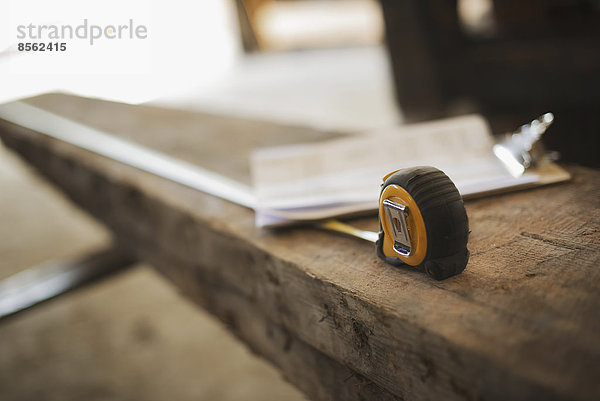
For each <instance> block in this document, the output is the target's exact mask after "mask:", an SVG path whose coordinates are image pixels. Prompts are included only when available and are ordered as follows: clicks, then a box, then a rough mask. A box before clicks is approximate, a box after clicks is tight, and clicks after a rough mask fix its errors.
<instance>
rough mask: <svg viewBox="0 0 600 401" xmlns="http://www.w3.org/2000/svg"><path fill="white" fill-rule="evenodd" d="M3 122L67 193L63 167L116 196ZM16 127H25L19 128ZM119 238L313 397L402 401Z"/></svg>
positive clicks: (181, 267) (213, 281)
mask: <svg viewBox="0 0 600 401" xmlns="http://www.w3.org/2000/svg"><path fill="white" fill-rule="evenodd" d="M3 124H4V122H3V121H0V138H2V139H4V140H5V144H7V145H9V146H12V145H16V147H17V148H19V150H20V151H23V152H24V153H23V154H21V155H22V156H24V158H25V159H26V160H28V161H29V162H31V164H32V165H34V166H38V165H37V163H36V162H40V166H47V165H48V164H46V163H47V162H49V163H50V165H52V166H53V168H52V169H45V168H43V169H42V170H37V171H38V172H39V173H41V174H42V175H43V176H44V177H46V178H48V179H50V180H51V181H52V182H53V183H54V184H56V185H57V186H58V187H60V188H62V189H65V188H63V187H62V186H61V185H59V183H60V182H61V179H60V178H59V177H61V178H64V176H63V175H62V173H63V172H64V169H65V168H66V169H73V168H75V169H76V170H77V171H78V173H76V174H82V175H84V176H85V177H86V178H85V180H88V179H89V180H90V181H89V182H93V183H94V185H97V186H98V187H100V188H103V189H107V191H100V192H99V193H100V194H103V195H105V196H110V195H109V194H110V193H112V192H113V189H109V188H110V186H111V183H110V180H107V179H106V177H103V176H100V175H97V174H96V173H95V172H94V171H93V170H86V169H85V168H79V167H75V164H74V162H73V161H72V160H71V159H68V158H65V159H62V158H61V157H60V156H55V155H53V154H50V153H47V152H46V151H45V150H44V149H43V148H37V149H36V145H35V144H34V143H27V142H20V140H19V139H18V140H16V141H13V140H12V139H8V140H7V137H5V136H3V135H2V134H3V131H2V127H1V126H2V125H3ZM15 129H21V128H20V127H19V128H16V127H15ZM34 161H35V162H34ZM72 172H73V171H72ZM57 178H59V179H58V180H57ZM71 178H73V177H72V176H71ZM113 184H114V183H113ZM127 191H128V193H129V194H132V193H136V192H135V189H134V188H128V189H127ZM65 194H67V195H68V196H69V198H70V199H71V200H74V201H75V202H76V203H78V204H80V201H79V199H80V197H81V195H82V193H77V192H75V193H71V192H69V191H67V190H66V189H65ZM106 200H107V199H105V198H103V197H99V198H97V199H96V202H95V206H100V205H101V204H104V201H106ZM87 201H89V199H87ZM85 203H86V205H87V206H91V205H90V204H89V203H87V202H85ZM104 205H106V204H104ZM101 208H104V206H101ZM88 211H89V210H88ZM94 214H95V213H94ZM101 214H102V213H101ZM102 215H103V214H102ZM115 234H116V236H117V238H118V241H117V243H119V244H120V245H122V246H124V247H126V248H127V249H129V250H133V251H134V253H135V254H136V255H137V256H139V257H140V259H141V260H147V261H151V263H153V266H154V267H156V268H157V270H158V271H159V272H160V273H162V274H163V275H165V276H166V277H167V278H168V279H169V280H171V281H173V283H174V284H175V288H176V289H177V290H178V291H181V292H182V293H183V294H184V295H185V296H186V297H188V298H189V299H191V300H192V301H193V302H195V303H197V304H198V305H200V306H202V307H203V308H204V309H206V310H208V311H209V312H211V313H212V314H214V315H215V316H216V317H217V318H219V319H220V320H221V321H222V322H223V323H224V324H225V325H227V326H228V328H229V330H230V331H231V332H232V333H233V334H234V335H236V336H237V337H238V338H240V339H241V340H242V341H244V343H245V344H246V345H247V346H248V347H249V348H250V349H251V350H252V351H253V352H254V353H256V354H257V355H259V356H261V357H264V358H266V359H267V360H269V361H270V362H271V363H272V364H274V365H275V366H277V367H278V368H279V369H280V372H281V374H282V375H283V377H284V378H285V379H286V380H288V381H289V382H290V383H292V384H294V385H295V386H296V387H298V388H299V389H300V390H302V391H303V392H304V393H305V394H306V395H307V396H309V397H310V398H311V399H314V400H339V399H343V400H351V401H352V400H356V401H359V400H366V399H372V400H383V401H387V400H389V401H394V400H401V398H399V397H397V396H394V395H393V394H391V393H389V392H388V391H387V390H385V389H383V388H382V387H380V386H379V385H377V384H376V383H374V382H373V381H372V380H369V379H367V378H366V377H364V376H362V375H360V374H358V373H357V372H355V371H354V370H352V369H350V368H348V367H347V366H344V365H342V364H340V363H339V362H337V361H336V360H334V359H332V358H330V357H328V356H327V355H325V354H323V353H322V352H320V351H318V350H316V349H315V348H313V347H311V346H310V345H308V344H306V343H305V342H304V341H302V340H300V339H298V338H297V337H296V336H295V335H294V334H293V333H291V332H289V331H288V330H286V329H285V328H284V327H282V326H281V325H280V324H277V323H276V322H273V321H271V320H269V319H267V318H266V317H265V315H264V314H263V313H260V311H259V310H258V309H257V308H256V305H253V303H252V302H251V300H249V299H248V298H247V297H246V296H245V294H243V293H242V292H240V291H239V290H238V289H236V288H233V287H231V286H230V285H229V284H228V283H226V282H224V281H223V280H222V278H221V277H218V276H215V275H214V274H211V272H207V271H205V270H203V269H202V268H193V267H192V268H190V265H189V264H187V263H185V262H183V261H181V260H178V257H177V256H174V255H168V256H167V255H165V254H164V253H163V252H161V251H160V247H156V246H155V244H153V243H152V241H148V242H145V243H144V244H143V245H142V246H140V243H137V242H136V241H138V240H139V238H135V239H134V237H135V234H134V236H133V237H132V236H130V235H129V234H131V233H124V232H121V231H116V232H115ZM196 267H198V266H196Z"/></svg>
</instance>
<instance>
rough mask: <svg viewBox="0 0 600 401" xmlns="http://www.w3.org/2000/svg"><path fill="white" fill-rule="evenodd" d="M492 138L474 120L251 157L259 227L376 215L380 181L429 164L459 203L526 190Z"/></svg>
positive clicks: (526, 180)
mask: <svg viewBox="0 0 600 401" xmlns="http://www.w3.org/2000/svg"><path fill="white" fill-rule="evenodd" d="M493 144H494V142H493V138H492V136H491V133H490V130H489V127H488V125H487V123H486V122H485V120H484V119H483V118H482V117H480V116H476V115H471V116H465V117H458V118H452V119H445V120H439V121H435V122H428V123H421V124H414V125H409V126H398V127H396V128H393V129H389V130H386V131H378V132H374V133H371V134H369V135H365V136H361V137H351V138H343V139H336V140H331V141H326V142H320V143H311V144H301V145H293V146H284V147H274V148H267V149H260V150H257V151H255V152H254V153H253V154H252V157H251V171H252V178H253V183H254V188H255V194H256V197H257V203H256V223H257V225H258V226H271V225H277V224H283V223H286V222H290V221H294V220H312V219H322V218H327V217H334V216H339V215H343V214H349V213H356V212H363V211H368V210H376V209H377V206H378V197H379V190H380V185H381V182H382V177H384V176H385V175H386V174H388V173H389V172H391V171H394V170H397V169H400V168H406V167H413V166H421V165H430V166H434V167H437V168H439V169H440V170H442V171H444V172H445V173H446V174H447V175H448V176H449V177H450V178H451V179H452V180H453V181H454V183H455V184H456V186H457V188H458V190H459V191H460V193H461V194H462V195H463V196H472V195H476V194H482V193H486V192H490V191H496V190H499V189H503V188H510V187H516V186H521V185H525V184H530V183H533V182H536V181H537V180H538V176H537V175H535V174H532V173H527V174H525V175H523V176H522V177H520V178H514V177H512V176H511V175H510V174H509V173H508V172H507V171H506V169H505V168H504V167H503V165H502V163H500V161H499V160H498V159H497V158H496V157H495V156H494V154H493V153H492V146H493Z"/></svg>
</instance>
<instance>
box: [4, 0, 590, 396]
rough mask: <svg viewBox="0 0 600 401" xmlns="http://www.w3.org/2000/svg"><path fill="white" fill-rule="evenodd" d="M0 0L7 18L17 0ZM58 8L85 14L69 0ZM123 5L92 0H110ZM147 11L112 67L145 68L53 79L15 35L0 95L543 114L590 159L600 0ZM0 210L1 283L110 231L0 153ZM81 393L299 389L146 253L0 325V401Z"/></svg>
mask: <svg viewBox="0 0 600 401" xmlns="http://www.w3.org/2000/svg"><path fill="white" fill-rule="evenodd" d="M8 3H9V4H8V11H9V12H8V13H1V14H2V15H0V22H1V23H2V25H5V26H8V25H9V23H11V21H12V19H11V18H13V19H14V16H15V15H16V13H18V12H20V11H19V10H20V9H19V7H26V6H27V4H26V3H27V2H16V1H12V0H11V1H9V2H8ZM49 3H50V2H49ZM54 3H56V4H58V5H60V7H58V6H57V7H56V8H57V9H58V10H71V11H70V12H71V14H72V15H74V16H75V17H77V18H79V19H80V18H81V17H82V14H81V13H80V14H77V10H78V8H77V7H75V6H73V7H71V6H72V5H71V4H70V3H69V2H68V1H67V0H57V1H56V2H53V4H54ZM63 3H64V4H63ZM67 3H69V4H67ZM113 3H114V4H113ZM125 3H126V2H125ZM119 4H120V3H119V2H110V1H109V2H107V3H106V4H103V6H104V7H105V8H108V9H110V10H112V11H115V10H119V7H120V6H119ZM62 7H65V8H62ZM69 7H71V8H69ZM79 7H81V6H79ZM90 7H92V6H90ZM143 7H145V10H146V11H145V12H144V13H142V16H141V17H139V18H141V19H142V20H143V22H145V23H147V25H148V26H149V33H150V39H151V46H150V47H148V48H147V49H146V48H144V49H140V50H139V52H140V53H139V54H138V53H133V54H124V55H123V56H122V57H124V58H122V59H119V61H120V63H117V64H122V65H124V66H127V65H128V62H129V59H128V58H127V57H131V58H132V59H133V58H139V59H141V60H147V59H148V57H149V59H150V60H151V61H150V62H146V64H147V63H150V65H146V64H145V65H144V68H143V70H142V71H131V70H130V69H129V70H119V69H118V67H114V64H115V62H114V61H115V59H114V58H110V57H109V58H106V57H101V58H99V59H98V60H93V61H94V63H95V67H94V69H82V70H81V71H72V73H64V72H62V73H57V72H56V71H57V70H60V69H61V68H67V67H65V65H66V64H69V60H68V59H62V60H57V61H56V63H57V64H55V65H54V66H53V68H55V69H56V70H48V68H49V67H48V66H47V65H46V66H45V65H43V64H38V63H34V62H33V61H32V60H33V59H32V57H33V55H29V54H17V53H15V52H14V49H13V47H14V43H13V41H14V40H13V39H12V36H11V35H12V34H11V35H5V36H3V39H2V41H0V48H1V49H5V50H4V51H3V53H2V54H1V55H0V87H1V88H2V90H1V91H0V102H5V101H10V100H14V99H18V98H22V97H27V96H31V95H35V94H39V93H43V92H47V91H62V92H67V93H75V94H79V95H84V96H90V97H99V98H104V99H111V100H118V101H123V102H131V103H144V102H145V103H151V104H154V105H160V106H165V107H171V108H181V109H188V110H201V111H204V112H211V113H216V114H222V115H232V116H243V117H249V118H253V119H261V120H268V121H275V122H283V123H288V124H296V125H307V126H312V127H317V128H319V129H324V130H335V131H345V132H355V133H364V132H368V131H369V130H372V129H376V128H381V127H389V126H393V125H397V124H403V123H407V122H415V121H424V120H431V119H437V118H443V117H447V116H455V115H460V114H467V113H481V114H483V115H484V116H485V117H486V118H488V119H489V121H490V123H491V126H492V129H493V131H494V133H495V134H502V133H505V132H508V131H512V130H514V129H515V128H516V127H518V126H519V125H521V124H524V123H526V122H528V121H530V120H531V119H533V118H535V117H537V116H538V115H541V114H542V113H544V112H547V111H552V112H553V113H554V114H555V116H556V122H555V124H554V125H553V127H552V129H551V130H549V131H548V133H547V134H545V136H544V142H545V144H546V146H547V147H548V148H550V149H554V150H557V151H559V152H560V154H561V157H562V160H564V161H567V162H573V163H578V164H583V165H588V166H593V167H598V166H599V165H600V158H599V157H598V149H600V143H599V139H598V138H600V133H599V132H598V131H599V129H598V124H597V122H596V116H597V114H598V111H599V110H600V78H599V73H600V1H598V0H521V1H516V0H515V1H505V0H503V1H500V0H496V1H494V0H456V1H449V0H406V1H394V0H381V1H375V0H278V1H272V0H204V1H201V2H199V1H184V0H171V1H169V2H165V1H152V2H145V3H144V6H143ZM128 10H129V11H128V12H129V13H134V14H133V16H134V17H136V16H137V14H135V13H136V11H135V10H136V8H135V7H133V8H132V7H129V8H128ZM11 12H12V17H11ZM98 12H100V11H98ZM93 13H94V10H91V11H89V13H88V15H87V16H89V14H93ZM128 15H129V14H128ZM130 16H131V15H130ZM62 18H66V17H64V16H63V17H62ZM144 18H146V20H144ZM3 33H6V32H4V31H3ZM142 52H147V53H145V54H141V53H142ZM142 56H143V57H142ZM131 62H133V61H131ZM61 63H62V64H61ZM102 63H108V64H111V65H113V67H114V68H112V69H111V70H110V71H109V70H108V69H107V68H105V65H104V64H102ZM108 64H107V65H108ZM69 68H72V67H69ZM53 71H54V72H53ZM0 221H1V223H2V224H0V278H6V277H8V276H10V275H11V274H13V273H16V272H19V271H22V270H25V269H26V268H28V267H31V266H34V265H36V264H39V263H42V262H44V261H46V260H53V259H69V258H73V257H75V256H77V255H81V254H85V253H86V252H89V251H90V250H92V249H96V248H98V247H100V246H102V245H104V244H106V243H107V241H109V235H108V234H107V233H106V232H105V231H104V229H103V228H102V227H100V226H99V225H98V224H97V223H95V222H94V221H92V220H90V219H89V218H88V217H87V216H86V215H84V214H83V213H81V212H79V211H78V210H77V209H74V208H73V207H72V206H71V205H70V204H69V203H68V202H67V201H66V200H65V199H63V197H62V196H61V195H60V194H58V193H57V192H56V191H55V190H53V189H52V188H50V187H49V186H48V185H47V184H45V183H44V182H43V181H41V180H40V179H38V178H37V177H36V176H35V175H34V174H32V172H31V171H29V169H28V168H27V167H26V166H25V165H23V164H22V163H21V162H20V161H19V160H18V159H17V158H16V157H15V156H13V155H11V154H9V153H8V152H7V151H6V150H5V149H3V148H0ZM82 398H86V399H103V400H104V399H147V400H161V399H167V398H169V399H179V400H187V399H189V400H192V399H193V400H208V399H210V400H230V399H231V400H234V399H245V400H253V399H256V400H258V399H260V400H270V399H272V400H283V399H289V400H293V399H303V397H302V395H301V394H300V393H299V392H298V391H297V390H295V389H294V388H292V387H291V386H290V385H288V384H287V383H285V381H284V380H283V379H282V378H281V377H280V376H279V374H278V373H277V372H276V371H275V370H274V369H272V368H271V367H270V366H268V365H267V364H266V363H264V362H263V361H261V360H260V359H258V358H256V357H254V356H253V355H251V354H250V352H249V351H248V350H247V349H246V348H245V347H244V346H243V345H241V344H239V343H238V342H237V341H236V340H235V339H233V338H232V336H230V335H229V334H228V333H227V331H226V329H225V328H223V327H222V326H221V324H220V323H217V322H215V321H214V320H213V319H212V318H210V317H209V316H206V315H205V313H204V312H203V311H201V310H200V309H198V308H195V307H193V306H192V305H190V304H189V303H188V302H187V301H185V300H184V299H183V298H181V297H180V296H178V294H177V292H176V290H175V289H174V288H173V287H171V286H170V284H169V283H167V282H166V281H164V280H162V279H161V278H160V277H158V276H157V275H156V274H155V273H154V272H153V271H152V270H151V269H150V268H149V267H147V266H141V265H140V266H136V267H135V268H133V269H131V270H128V271H126V272H123V273H120V274H117V275H115V276H112V277H111V278H109V279H107V280H104V281H102V282H100V283H98V284H95V285H93V286H89V287H86V288H83V289H80V290H78V291H76V292H74V293H71V294H68V295H66V296H64V297H61V298H59V299H56V300H54V301H52V302H49V303H47V304H44V305H42V306H39V307H36V308H34V309H32V310H29V311H26V312H24V313H21V314H18V315H15V316H13V317H10V318H8V319H4V320H2V321H0V399H2V400H31V399H43V400H53V399H61V400H70V399H82Z"/></svg>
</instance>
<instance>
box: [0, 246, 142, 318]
mask: <svg viewBox="0 0 600 401" xmlns="http://www.w3.org/2000/svg"><path fill="white" fill-rule="evenodd" d="M134 263H135V259H134V258H133V257H131V256H130V255H129V254H127V253H126V252H124V251H123V250H122V249H121V248H118V247H111V248H108V249H105V250H102V251H99V252H96V253H94V254H91V255H87V256H85V257H83V258H81V259H77V260H73V261H50V262H46V263H42V264H41V265H38V266H35V267H31V268H29V269H27V270H24V271H22V272H20V273H17V274H14V275H12V276H10V277H8V278H6V279H4V280H2V281H0V319H2V318H5V317H7V316H10V315H13V314H15V313H17V312H20V311H22V310H24V309H27V308H30V307H32V306H34V305H37V304H39V303H41V302H44V301H47V300H49V299H51V298H54V297H56V296H57V295H61V294H63V293H65V292H67V291H70V290H73V289H75V288H77V287H80V286H82V285H84V284H86V283H90V282H92V281H95V280H97V279H100V278H101V277H105V276H108V275H110V274H113V273H115V272H117V271H119V270H122V269H124V268H126V267H128V266H131V265H133V264H134Z"/></svg>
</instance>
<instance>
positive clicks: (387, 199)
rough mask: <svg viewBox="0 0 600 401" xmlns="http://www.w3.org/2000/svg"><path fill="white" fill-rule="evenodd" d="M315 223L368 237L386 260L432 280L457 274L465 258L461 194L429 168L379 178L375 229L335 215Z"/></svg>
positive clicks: (466, 227)
mask: <svg viewBox="0 0 600 401" xmlns="http://www.w3.org/2000/svg"><path fill="white" fill-rule="evenodd" d="M320 226H321V227H322V228H325V229H328V230H334V231H337V232H343V233H345V234H350V235H352V236H355V237H359V238H362V239H364V240H367V241H370V242H374V243H375V244H376V248H377V255H378V256H379V257H380V258H381V259H383V260H385V261H386V262H387V263H390V264H392V265H395V266H401V265H409V266H413V267H415V268H418V269H420V270H423V271H425V273H427V274H428V275H429V276H431V277H433V278H435V279H436V280H443V279H445V278H448V277H451V276H454V275H456V274H459V273H460V272H462V271H463V270H464V269H465V267H466V266H467V262H468V260H469V250H468V249H467V241H468V239H469V221H468V219H467V212H466V210H465V206H464V204H463V201H462V198H461V196H460V193H459V192H458V190H457V189H456V186H455V185H454V183H453V182H452V180H450V178H448V176H447V175H446V174H444V173H443V172H442V171H440V170H438V169H436V168H434V167H413V168H407V169H402V170H397V171H394V172H392V173H390V174H388V175H387V176H385V177H384V178H383V184H382V185H381V193H380V195H379V233H376V232H371V231H363V230H359V229H357V228H355V227H352V226H350V225H347V224H344V223H341V222H339V221H337V220H329V221H326V222H323V223H322V224H320Z"/></svg>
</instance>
